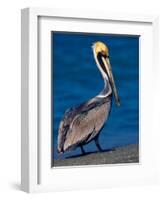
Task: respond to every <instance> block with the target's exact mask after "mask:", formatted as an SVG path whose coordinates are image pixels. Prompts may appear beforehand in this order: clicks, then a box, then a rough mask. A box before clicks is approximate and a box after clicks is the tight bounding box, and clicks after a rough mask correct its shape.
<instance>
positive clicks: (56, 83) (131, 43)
mask: <svg viewBox="0 0 163 200" xmlns="http://www.w3.org/2000/svg"><path fill="white" fill-rule="evenodd" d="M52 37H53V42H52V48H53V63H52V64H53V66H52V67H53V81H52V84H53V95H52V101H53V138H54V159H57V158H58V155H57V136H58V127H59V123H60V120H61V119H62V117H63V115H64V112H65V110H66V109H68V108H70V107H72V106H75V105H79V104H80V103H82V102H85V101H87V100H88V99H90V98H92V97H94V96H96V95H97V94H98V93H99V92H100V91H101V90H102V89H103V79H102V77H101V74H100V72H99V70H98V68H97V67H96V64H95V61H94V58H93V53H92V48H91V46H92V44H93V43H94V42H96V41H102V42H104V43H106V44H107V45H108V46H109V49H110V62H111V66H112V71H113V75H114V78H115V83H116V86H117V89H118V93H119V96H120V99H121V106H120V107H117V106H116V104H115V101H114V99H113V106H112V111H111V114H110V116H109V118H108V121H107V123H106V126H105V127H104V129H103V130H102V132H101V134H100V138H99V140H100V144H101V146H102V147H103V148H104V149H105V148H106V149H107V148H111V147H117V146H123V145H126V144H134V143H138V140H139V37H138V36H121V35H99V34H96V35H95V34H74V33H61V32H54V33H53V36H52ZM84 149H85V150H86V151H95V150H97V148H96V146H95V144H94V141H92V142H91V143H89V144H87V145H86V146H84ZM79 153H80V148H78V149H76V150H74V151H72V152H69V153H65V155H64V156H69V155H75V154H79ZM64 156H63V158H64Z"/></svg>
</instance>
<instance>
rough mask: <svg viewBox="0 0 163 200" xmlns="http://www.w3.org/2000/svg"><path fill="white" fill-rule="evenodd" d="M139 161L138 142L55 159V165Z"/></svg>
mask: <svg viewBox="0 0 163 200" xmlns="http://www.w3.org/2000/svg"><path fill="white" fill-rule="evenodd" d="M138 162H139V147H138V145H137V144H131V145H127V146H123V147H117V148H114V149H112V150H104V151H102V152H89V153H87V154H85V155H76V156H73V157H69V158H65V159H63V160H62V159H58V160H54V166H55V167H57V166H79V165H80V166H81V165H98V164H99V165H101V164H122V163H138Z"/></svg>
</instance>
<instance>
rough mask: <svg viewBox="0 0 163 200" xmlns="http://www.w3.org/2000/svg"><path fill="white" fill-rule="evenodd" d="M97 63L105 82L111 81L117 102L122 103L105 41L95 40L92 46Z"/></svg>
mask: <svg viewBox="0 0 163 200" xmlns="http://www.w3.org/2000/svg"><path fill="white" fill-rule="evenodd" d="M92 48H93V54H94V58H95V61H96V64H97V66H98V68H99V70H100V71H101V74H102V76H103V78H104V81H105V84H106V83H108V82H109V84H110V85H111V88H112V90H113V93H114V97H115V101H116V104H117V105H118V106H119V105H120V99H119V96H118V92H117V89H116V86H115V82H114V77H113V73H112V69H111V65H110V60H109V48H108V47H107V46H106V44H104V43H103V42H100V41H98V42H95V43H94V44H93V46H92Z"/></svg>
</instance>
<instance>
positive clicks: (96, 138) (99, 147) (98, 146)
mask: <svg viewBox="0 0 163 200" xmlns="http://www.w3.org/2000/svg"><path fill="white" fill-rule="evenodd" d="M98 138H99V134H98V135H97V136H96V137H95V144H96V146H97V148H98V150H99V151H103V149H102V148H101V146H100V143H99V140H98Z"/></svg>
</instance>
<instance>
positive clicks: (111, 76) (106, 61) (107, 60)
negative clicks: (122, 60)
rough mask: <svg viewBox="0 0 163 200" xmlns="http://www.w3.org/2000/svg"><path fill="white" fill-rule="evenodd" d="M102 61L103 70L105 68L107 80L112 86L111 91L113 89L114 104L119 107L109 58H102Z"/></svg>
mask: <svg viewBox="0 0 163 200" xmlns="http://www.w3.org/2000/svg"><path fill="white" fill-rule="evenodd" d="M102 60H103V62H104V65H105V68H106V70H107V73H108V76H109V80H110V83H111V86H112V89H113V93H114V97H115V101H116V104H117V106H120V98H119V95H118V92H117V88H116V86H115V81H114V77H113V73H112V69H111V65H110V61H109V58H104V57H102Z"/></svg>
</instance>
